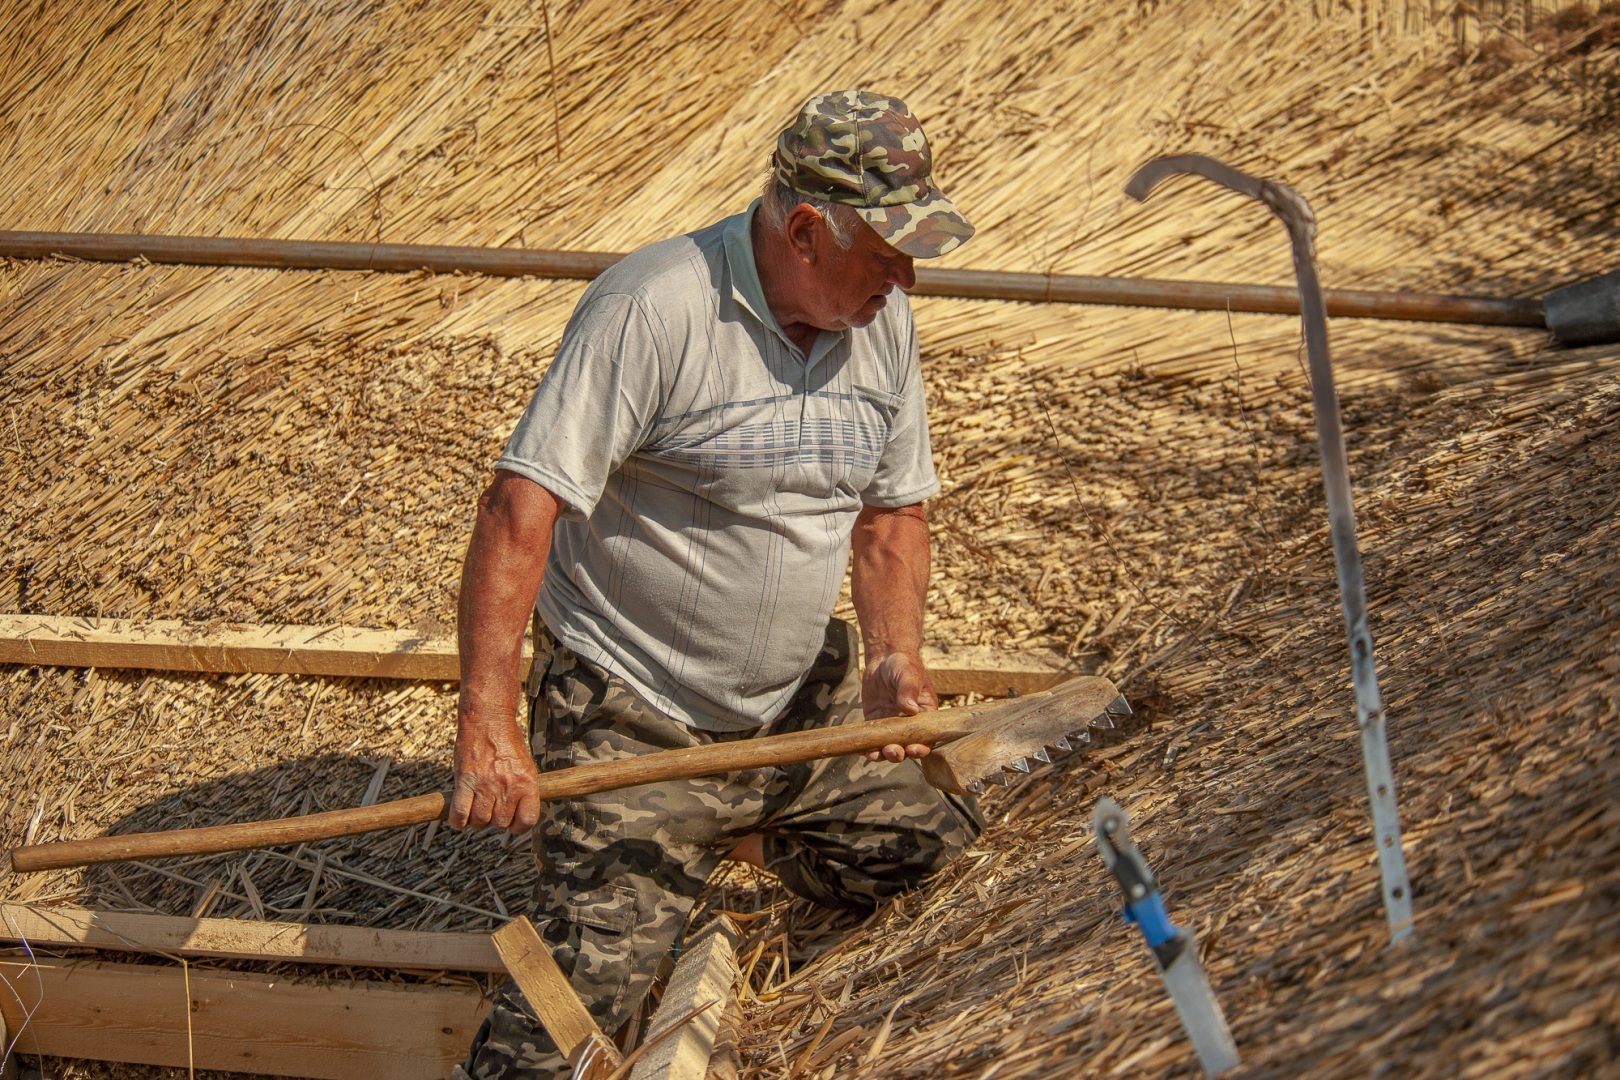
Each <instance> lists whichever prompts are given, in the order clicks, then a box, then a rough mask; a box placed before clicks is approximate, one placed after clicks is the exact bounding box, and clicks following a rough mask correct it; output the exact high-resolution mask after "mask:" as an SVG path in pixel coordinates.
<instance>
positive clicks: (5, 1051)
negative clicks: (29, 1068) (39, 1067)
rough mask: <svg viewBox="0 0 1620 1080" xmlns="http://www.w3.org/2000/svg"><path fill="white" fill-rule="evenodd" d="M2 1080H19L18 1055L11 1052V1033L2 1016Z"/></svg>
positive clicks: (0, 1030)
mask: <svg viewBox="0 0 1620 1080" xmlns="http://www.w3.org/2000/svg"><path fill="white" fill-rule="evenodd" d="M0 1080H17V1055H16V1054H14V1053H12V1051H11V1031H10V1029H9V1028H7V1027H6V1020H5V1017H4V1016H0Z"/></svg>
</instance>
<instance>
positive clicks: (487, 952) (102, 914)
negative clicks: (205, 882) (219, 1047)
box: [0, 904, 505, 972]
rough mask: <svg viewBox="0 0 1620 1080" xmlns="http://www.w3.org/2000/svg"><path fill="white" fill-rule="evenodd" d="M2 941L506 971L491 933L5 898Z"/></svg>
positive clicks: (353, 964)
mask: <svg viewBox="0 0 1620 1080" xmlns="http://www.w3.org/2000/svg"><path fill="white" fill-rule="evenodd" d="M0 941H6V942H17V943H24V942H26V943H27V944H29V945H31V946H34V947H63V946H68V947H82V948H93V949H112V950H118V951H127V952H145V953H168V954H172V955H178V956H200V957H216V958H223V959H233V960H263V961H273V962H279V961H297V962H300V963H310V964H342V965H345V966H351V967H386V968H400V969H405V970H416V971H493V972H498V971H504V970H505V968H504V967H503V966H502V964H501V958H500V956H499V955H497V954H496V951H495V946H494V944H493V943H491V941H490V938H489V935H488V934H451V933H429V932H422V931H410V930H384V929H378V928H373V927H365V926H319V925H310V924H307V923H281V922H258V921H250V920H246V919H191V918H184V917H179V916H171V915H141V914H136V913H133V912H123V911H86V910H85V909H83V908H72V907H48V908H47V907H30V906H28V905H26V904H0Z"/></svg>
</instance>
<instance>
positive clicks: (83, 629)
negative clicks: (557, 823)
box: [0, 615, 528, 680]
mask: <svg viewBox="0 0 1620 1080" xmlns="http://www.w3.org/2000/svg"><path fill="white" fill-rule="evenodd" d="M0 662H5V663H13V664H42V665H61V666H64V667H103V668H151V669H154V670H159V671H218V672H266V673H287V674H300V675H350V676H356V677H361V678H379V679H435V680H437V679H444V680H451V679H458V678H460V677H461V673H460V667H459V661H458V660H457V655H456V643H455V641H454V640H453V639H449V638H441V639H437V640H430V639H427V638H424V637H423V636H422V635H421V634H416V633H412V632H411V631H408V630H364V629H356V628H353V627H347V626H251V625H249V626H242V625H235V626H229V627H221V628H198V627H195V626H191V625H188V624H186V623H182V622H172V621H168V620H157V621H152V622H134V621H131V620H128V619H89V618H62V617H55V616H48V615H0ZM527 663H528V660H527V657H525V659H524V664H525V666H527Z"/></svg>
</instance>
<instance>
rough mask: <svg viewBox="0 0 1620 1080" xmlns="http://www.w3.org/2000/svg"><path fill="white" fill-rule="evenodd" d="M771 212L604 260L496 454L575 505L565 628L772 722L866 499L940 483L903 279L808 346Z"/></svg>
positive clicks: (556, 553) (669, 690)
mask: <svg viewBox="0 0 1620 1080" xmlns="http://www.w3.org/2000/svg"><path fill="white" fill-rule="evenodd" d="M757 205H758V203H757V202H756V203H755V206H757ZM753 212H754V207H749V209H748V210H747V211H745V212H744V213H742V214H738V215H736V216H735V217H730V218H726V219H725V220H723V221H720V222H718V223H717V224H715V225H711V226H709V227H708V228H706V229H702V230H700V231H698V232H695V233H690V234H688V235H686V236H680V237H676V238H674V239H672V240H666V241H663V242H661V243H657V244H653V245H651V246H650V247H645V248H642V249H641V250H639V251H637V252H635V253H633V254H631V255H630V256H628V257H627V258H625V259H624V260H623V261H622V262H620V263H618V264H617V265H616V266H614V267H612V268H611V269H609V270H608V271H607V272H606V273H605V274H603V275H602V276H601V277H599V278H597V279H596V281H595V282H593V283H592V284H591V286H590V288H588V289H587V290H586V291H585V295H584V296H583V297H582V298H581V300H580V302H579V307H578V308H576V309H575V311H574V315H573V318H571V319H570V320H569V323H568V328H567V330H566V331H565V332H564V334H563V340H562V345H561V347H560V348H559V350H558V352H557V356H556V358H555V359H554V360H553V361H552V364H551V368H550V369H549V370H548V371H547V372H546V375H545V378H544V379H543V380H542V381H541V383H540V387H539V389H538V390H537V391H536V392H535V395H534V399H533V400H532V401H531V402H530V403H529V407H528V409H527V410H526V411H525V412H524V414H523V417H522V419H521V420H519V421H518V426H517V430H516V431H514V432H513V434H512V438H511V440H510V442H508V443H507V446H506V451H505V453H504V454H503V455H502V456H501V459H500V460H499V461H498V462H496V468H499V469H507V470H510V471H512V472H514V473H517V474H519V475H521V476H525V477H528V478H529V479H531V480H533V481H535V482H536V483H539V484H541V485H543V486H544V487H546V488H547V489H549V490H550V491H552V492H553V493H554V494H556V495H557V496H558V497H559V498H561V499H562V500H563V501H565V502H566V503H567V504H568V509H567V511H566V513H565V514H564V517H563V519H562V520H560V521H559V522H558V524H557V528H556V531H555V533H554V535H553V539H552V546H551V557H550V560H549V562H548V563H547V565H546V575H545V585H544V587H543V588H542V589H541V593H540V598H539V601H538V608H539V611H540V615H541V617H542V618H543V619H544V620H545V622H546V625H547V626H549V627H550V628H551V631H552V632H553V633H554V634H556V635H557V638H558V640H559V641H561V642H562V643H563V644H564V645H566V646H568V648H570V649H572V650H573V651H574V652H575V653H577V654H578V655H580V656H582V657H584V658H586V659H588V660H591V661H593V662H595V663H597V664H600V665H601V666H603V667H605V668H607V669H608V670H610V671H612V672H614V673H615V674H617V675H619V676H620V677H621V678H623V679H625V680H626V681H627V682H628V683H629V684H630V685H631V686H632V687H634V688H635V689H636V691H637V692H638V693H640V694H641V696H642V697H644V698H645V699H646V700H647V701H648V702H649V703H651V704H652V705H653V706H654V707H656V708H658V709H660V710H662V711H664V712H665V713H667V714H668V715H670V716H673V717H675V718H677V719H679V720H682V721H684V722H686V723H688V724H691V725H693V726H695V727H698V728H703V729H707V730H710V731H740V730H748V729H751V728H754V727H757V726H759V725H760V724H763V723H765V722H767V721H769V720H770V719H772V718H773V717H775V716H776V715H777V714H778V713H779V712H780V711H781V710H782V708H783V707H785V706H786V704H787V702H788V700H789V698H791V697H792V695H793V693H794V691H796V690H797V689H798V688H799V685H800V683H801V682H802V681H803V679H804V675H805V672H806V670H807V669H808V667H809V665H810V663H811V661H813V660H814V659H815V656H816V653H817V651H818V650H819V649H820V648H821V644H822V640H823V633H824V631H825V628H826V624H827V618H828V616H829V614H830V613H831V611H832V607H833V604H834V603H835V602H836V601H837V599H838V593H839V589H840V587H841V586H842V584H843V580H844V574H845V572H846V570H847V569H848V565H849V552H850V532H851V529H852V528H853V526H854V522H855V517H856V515H857V514H858V513H859V512H860V509H861V506H862V504H867V505H871V506H884V507H893V506H908V505H910V504H912V503H917V502H921V501H922V500H924V499H926V498H928V497H929V496H931V495H934V494H935V493H936V492H938V490H939V481H938V479H937V478H936V477H935V475H934V466H933V460H932V457H931V454H930V449H929V443H928V419H927V416H926V413H925V410H924V401H923V387H922V375H921V372H920V370H919V368H918V358H917V336H916V330H915V327H914V326H913V324H912V318H911V306H910V304H909V303H908V302H907V299H906V297H905V295H904V294H903V293H901V292H899V291H898V290H896V291H895V292H893V293H891V295H890V297H889V303H888V304H887V306H885V307H884V309H883V310H882V311H880V312H879V313H878V317H877V318H876V319H875V320H874V321H873V322H872V323H871V325H869V326H866V327H863V328H860V329H851V330H844V331H841V332H837V333H834V332H829V331H822V332H821V334H820V336H819V337H817V339H816V342H815V344H814V346H813V347H812V349H811V351H810V355H809V356H808V357H805V356H804V355H803V354H801V353H800V352H799V351H798V349H797V348H795V347H794V346H793V345H792V344H791V343H790V342H789V341H788V339H787V338H786V336H785V335H784V334H783V333H782V330H781V328H780V327H779V326H777V324H776V320H775V319H774V318H773V317H772V316H771V313H770V309H769V307H767V306H766V304H765V300H764V293H763V290H762V289H761V287H760V283H759V274H758V271H757V270H756V268H755V265H754V255H753V245H752V243H751V242H750V239H749V222H750V220H751V218H752V215H753Z"/></svg>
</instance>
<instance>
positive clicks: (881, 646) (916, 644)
mask: <svg viewBox="0 0 1620 1080" xmlns="http://www.w3.org/2000/svg"><path fill="white" fill-rule="evenodd" d="M929 564H930V555H929V550H928V517H927V515H926V514H925V513H924V512H923V508H922V507H921V506H903V507H898V508H895V509H885V508H880V507H867V508H865V509H863V510H862V511H861V514H860V517H859V518H857V519H856V521H855V533H854V563H853V566H852V568H851V572H850V573H851V577H850V592H851V594H852V596H853V598H854V601H855V614H856V617H857V618H858V619H859V620H860V624H861V642H862V644H863V645H864V646H865V648H866V656H867V663H868V664H870V663H873V662H874V661H875V660H876V659H879V658H881V657H883V656H884V655H887V654H889V653H894V652H905V653H912V654H915V653H917V652H919V651H920V650H921V648H922V625H923V608H924V606H925V605H926V604H927V601H928V573H929Z"/></svg>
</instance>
